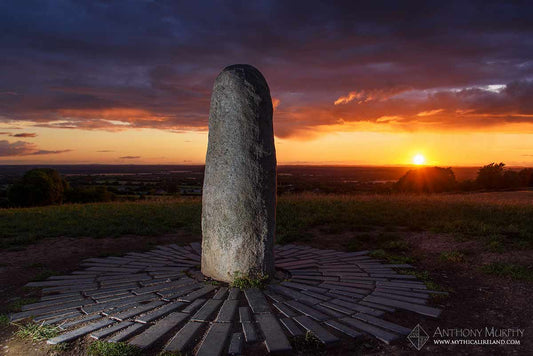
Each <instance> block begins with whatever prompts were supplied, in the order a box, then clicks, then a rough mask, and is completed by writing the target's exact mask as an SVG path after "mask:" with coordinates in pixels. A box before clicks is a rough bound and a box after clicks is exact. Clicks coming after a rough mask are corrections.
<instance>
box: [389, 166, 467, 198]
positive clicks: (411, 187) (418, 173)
mask: <svg viewBox="0 0 533 356" xmlns="http://www.w3.org/2000/svg"><path fill="white" fill-rule="evenodd" d="M456 185H457V182H456V180H455V174H454V173H453V171H452V169H451V168H441V167H424V168H418V169H413V170H409V171H408V172H407V173H405V175H404V176H403V177H401V178H400V179H399V180H398V182H396V184H395V187H394V188H395V190H397V191H400V192H415V193H440V192H447V191H452V190H454V189H455V188H456Z"/></svg>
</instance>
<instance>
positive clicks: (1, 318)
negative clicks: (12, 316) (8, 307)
mask: <svg viewBox="0 0 533 356" xmlns="http://www.w3.org/2000/svg"><path fill="white" fill-rule="evenodd" d="M10 322H11V321H10V320H9V316H8V315H7V314H0V326H2V327H3V326H8V325H9V323H10Z"/></svg>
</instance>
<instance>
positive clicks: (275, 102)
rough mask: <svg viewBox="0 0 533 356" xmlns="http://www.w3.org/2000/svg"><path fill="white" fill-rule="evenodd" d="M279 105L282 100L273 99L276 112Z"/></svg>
mask: <svg viewBox="0 0 533 356" xmlns="http://www.w3.org/2000/svg"><path fill="white" fill-rule="evenodd" d="M279 104H281V100H279V99H277V98H272V107H273V108H274V111H276V109H277V108H278V106H279Z"/></svg>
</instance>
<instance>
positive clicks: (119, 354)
mask: <svg viewBox="0 0 533 356" xmlns="http://www.w3.org/2000/svg"><path fill="white" fill-rule="evenodd" d="M87 353H88V355H90V356H140V355H142V350H141V349H140V348H138V347H136V346H133V345H130V344H128V343H125V342H105V341H95V342H93V343H91V344H90V345H89V347H87Z"/></svg>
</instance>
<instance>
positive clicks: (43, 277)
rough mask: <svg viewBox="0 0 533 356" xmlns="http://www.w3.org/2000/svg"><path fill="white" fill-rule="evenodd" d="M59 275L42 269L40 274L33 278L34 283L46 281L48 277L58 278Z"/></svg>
mask: <svg viewBox="0 0 533 356" xmlns="http://www.w3.org/2000/svg"><path fill="white" fill-rule="evenodd" d="M58 274H59V273H58V272H56V271H54V270H51V269H48V268H45V269H42V270H41V271H40V272H39V273H37V274H36V275H35V277H33V278H32V281H33V282H38V281H44V280H46V279H48V277H52V276H57V275H58Z"/></svg>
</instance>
